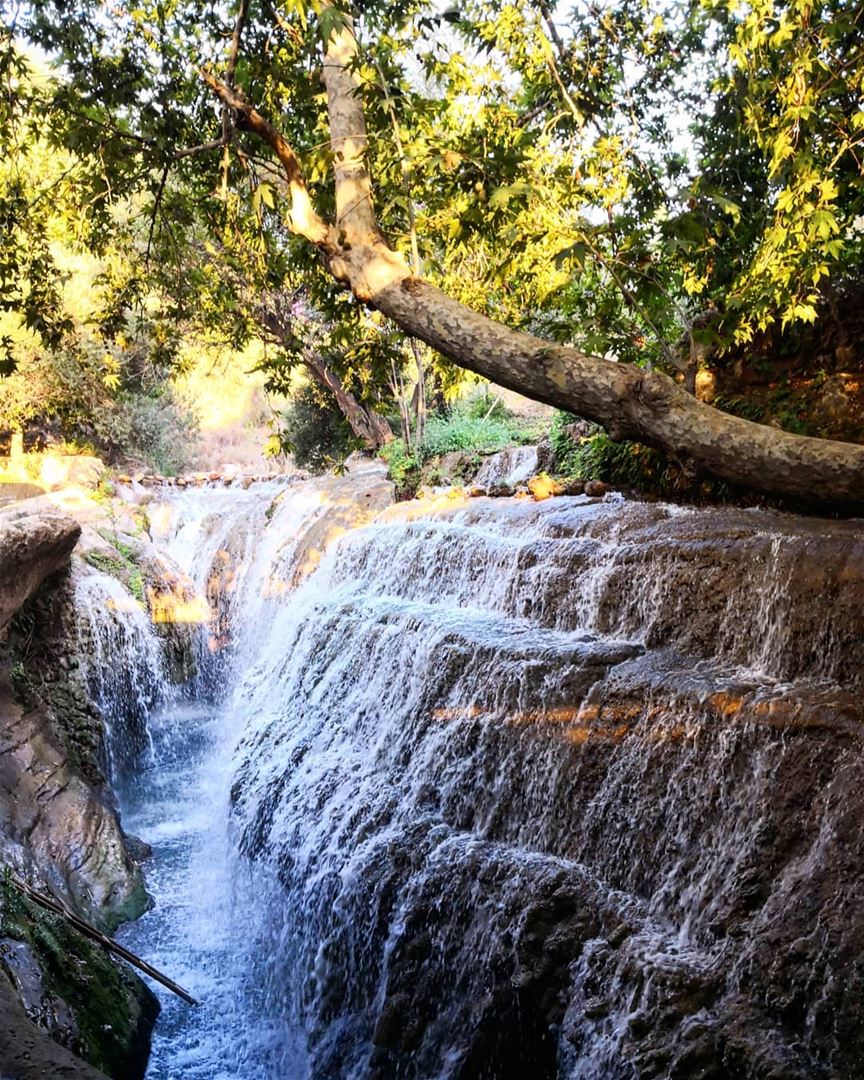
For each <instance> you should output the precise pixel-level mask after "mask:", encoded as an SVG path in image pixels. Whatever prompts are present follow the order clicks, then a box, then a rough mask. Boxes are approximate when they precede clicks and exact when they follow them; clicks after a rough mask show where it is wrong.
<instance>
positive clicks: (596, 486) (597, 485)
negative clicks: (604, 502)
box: [585, 480, 609, 499]
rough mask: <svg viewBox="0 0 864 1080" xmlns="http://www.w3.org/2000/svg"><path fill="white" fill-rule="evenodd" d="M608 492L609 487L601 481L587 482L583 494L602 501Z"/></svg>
mask: <svg viewBox="0 0 864 1080" xmlns="http://www.w3.org/2000/svg"><path fill="white" fill-rule="evenodd" d="M608 490H609V485H608V484H604V483H603V481H602V480H589V481H588V482H587V483H586V484H585V494H586V495H590V496H591V498H592V499H602V498H603V496H604V495H605V494H606V492H607V491H608Z"/></svg>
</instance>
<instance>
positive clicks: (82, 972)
mask: <svg viewBox="0 0 864 1080" xmlns="http://www.w3.org/2000/svg"><path fill="white" fill-rule="evenodd" d="M0 932H2V937H3V939H5V940H7V941H17V942H23V943H25V944H26V945H27V946H28V948H29V950H30V953H31V955H32V957H33V959H34V960H35V963H36V964H37V965H38V969H39V974H40V976H41V992H42V998H43V1001H44V1003H45V1005H44V1008H42V1009H41V1010H40V1011H39V1013H38V1014H37V1015H35V1016H32V1017H31V1018H32V1019H34V1021H35V1022H36V1023H37V1024H39V1025H40V1026H42V1027H45V1028H46V1030H48V1032H49V1034H51V1035H52V1037H54V1038H56V1039H57V1041H59V1042H61V1045H66V1046H67V1047H68V1049H70V1050H71V1051H72V1052H73V1053H74V1054H76V1055H77V1056H79V1057H81V1058H83V1059H84V1060H85V1061H87V1062H89V1063H90V1064H91V1065H93V1066H95V1067H96V1068H98V1069H101V1070H102V1072H104V1073H105V1074H106V1075H107V1076H109V1077H112V1078H116V1080H139V1078H141V1077H143V1076H144V1073H145V1070H146V1067H147V1058H148V1055H149V1051H150V1034H151V1032H152V1030H153V1025H154V1023H155V1021H156V1017H157V1016H158V1013H159V1002H158V1000H157V998H156V997H155V995H154V994H153V993H152V992H151V991H150V990H149V989H148V988H147V986H146V985H145V984H144V983H143V982H142V980H141V979H139V978H138V976H137V975H135V974H134V972H133V971H132V970H131V969H129V968H128V967H126V966H125V965H122V964H121V963H119V962H117V961H114V960H113V959H112V958H111V957H110V956H109V955H108V953H106V952H105V951H104V950H103V949H101V948H100V947H99V946H98V945H96V944H95V943H93V942H90V941H88V940H87V938H85V937H83V936H82V935H81V934H79V933H78V931H77V930H75V929H74V928H73V927H72V926H70V924H69V923H68V922H66V920H65V919H63V918H61V917H60V916H57V915H52V914H51V913H49V912H45V911H42V910H41V909H39V908H38V907H36V906H35V905H34V904H33V903H32V902H31V901H29V900H28V899H27V898H26V897H24V896H22V895H21V894H20V893H18V892H17V891H16V890H15V889H14V888H13V887H12V886H11V885H8V884H4V885H3V887H2V921H0ZM0 965H2V966H3V967H7V964H6V962H5V961H4V958H3V951H2V949H0ZM5 974H9V975H10V977H11V972H9V971H8V968H7V972H6V973H5ZM13 983H14V979H13ZM58 1005H63V1006H65V1010H64V1012H65V1014H66V1015H67V1016H71V1020H72V1022H71V1023H67V1024H66V1025H65V1029H64V1031H63V1033H62V1035H60V1036H59V1037H58V1033H57V1031H56V1030H54V1031H52V1030H51V1025H50V1022H49V1018H50V1017H51V1016H55V1015H56V1014H57V1011H58Z"/></svg>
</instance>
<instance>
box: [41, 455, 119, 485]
mask: <svg viewBox="0 0 864 1080" xmlns="http://www.w3.org/2000/svg"><path fill="white" fill-rule="evenodd" d="M106 471H107V470H106V468H105V464H104V462H102V461H101V460H100V459H99V458H97V457H91V456H89V455H87V454H52V453H47V454H45V455H44V456H43V458H42V464H41V466H40V469H39V480H40V482H41V483H42V484H43V485H44V486H45V487H46V488H48V490H49V491H56V490H57V489H58V488H62V487H68V486H69V485H70V484H79V485H80V486H81V487H85V488H95V487H96V486H97V485H98V484H99V481H100V480H101V479H102V478H103V477H104V476H105V474H106Z"/></svg>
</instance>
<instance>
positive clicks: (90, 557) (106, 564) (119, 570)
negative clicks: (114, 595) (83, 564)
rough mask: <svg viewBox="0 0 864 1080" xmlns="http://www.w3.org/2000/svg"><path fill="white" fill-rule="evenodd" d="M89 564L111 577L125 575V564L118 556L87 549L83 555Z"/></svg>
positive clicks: (122, 576)
mask: <svg viewBox="0 0 864 1080" xmlns="http://www.w3.org/2000/svg"><path fill="white" fill-rule="evenodd" d="M84 558H85V559H86V560H87V562H88V563H90V565H91V566H93V567H95V568H96V569H97V570H101V571H102V572H103V573H105V574H111V575H112V576H113V577H119V578H124V577H125V576H126V564H125V563H124V562H123V560H122V559H120V558H115V556H113V555H106V554H105V553H104V552H102V551H88V552H87V554H86V555H85V556H84Z"/></svg>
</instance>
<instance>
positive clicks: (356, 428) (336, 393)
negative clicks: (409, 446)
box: [303, 353, 393, 450]
mask: <svg viewBox="0 0 864 1080" xmlns="http://www.w3.org/2000/svg"><path fill="white" fill-rule="evenodd" d="M303 364H304V366H305V368H306V370H307V371H308V372H309V374H310V375H311V376H312V377H313V379H315V381H316V382H317V383H318V385H319V386H321V387H323V388H324V389H325V390H329V392H330V393H331V394H332V395H333V397H334V398H335V399H336V404H337V405H338V406H339V408H340V410H341V411H342V415H343V416H344V417H345V419H346V420H347V421H348V423H349V424H350V425H351V430H352V431H353V432H354V434H355V435H356V436H357V438H358V439H362V440H363V445H364V446H365V447H366V449H367V450H380V449H381V447H382V446H386V444H387V443H388V442H391V441H392V439H393V432H392V431H391V429H390V425H389V424H388V423H387V421H386V419H385V418H384V417H383V416H380V415H379V414H378V413H376V412H375V411H374V409H367V408H366V406H365V405H361V404H360V402H359V401H358V400H357V398H355V397H354V395H353V394H352V393H351V391H350V390H346V389H345V387H344V386H343V385H342V380H341V379H340V378H339V376H338V375H337V374H336V372H335V371H334V370H333V369H332V368H331V367H329V366H328V365H327V364H326V363H325V361H324V360H323V359H321V357H318V356H313V355H312V354H311V353H309V354H308V355H306V356H304V358H303Z"/></svg>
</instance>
